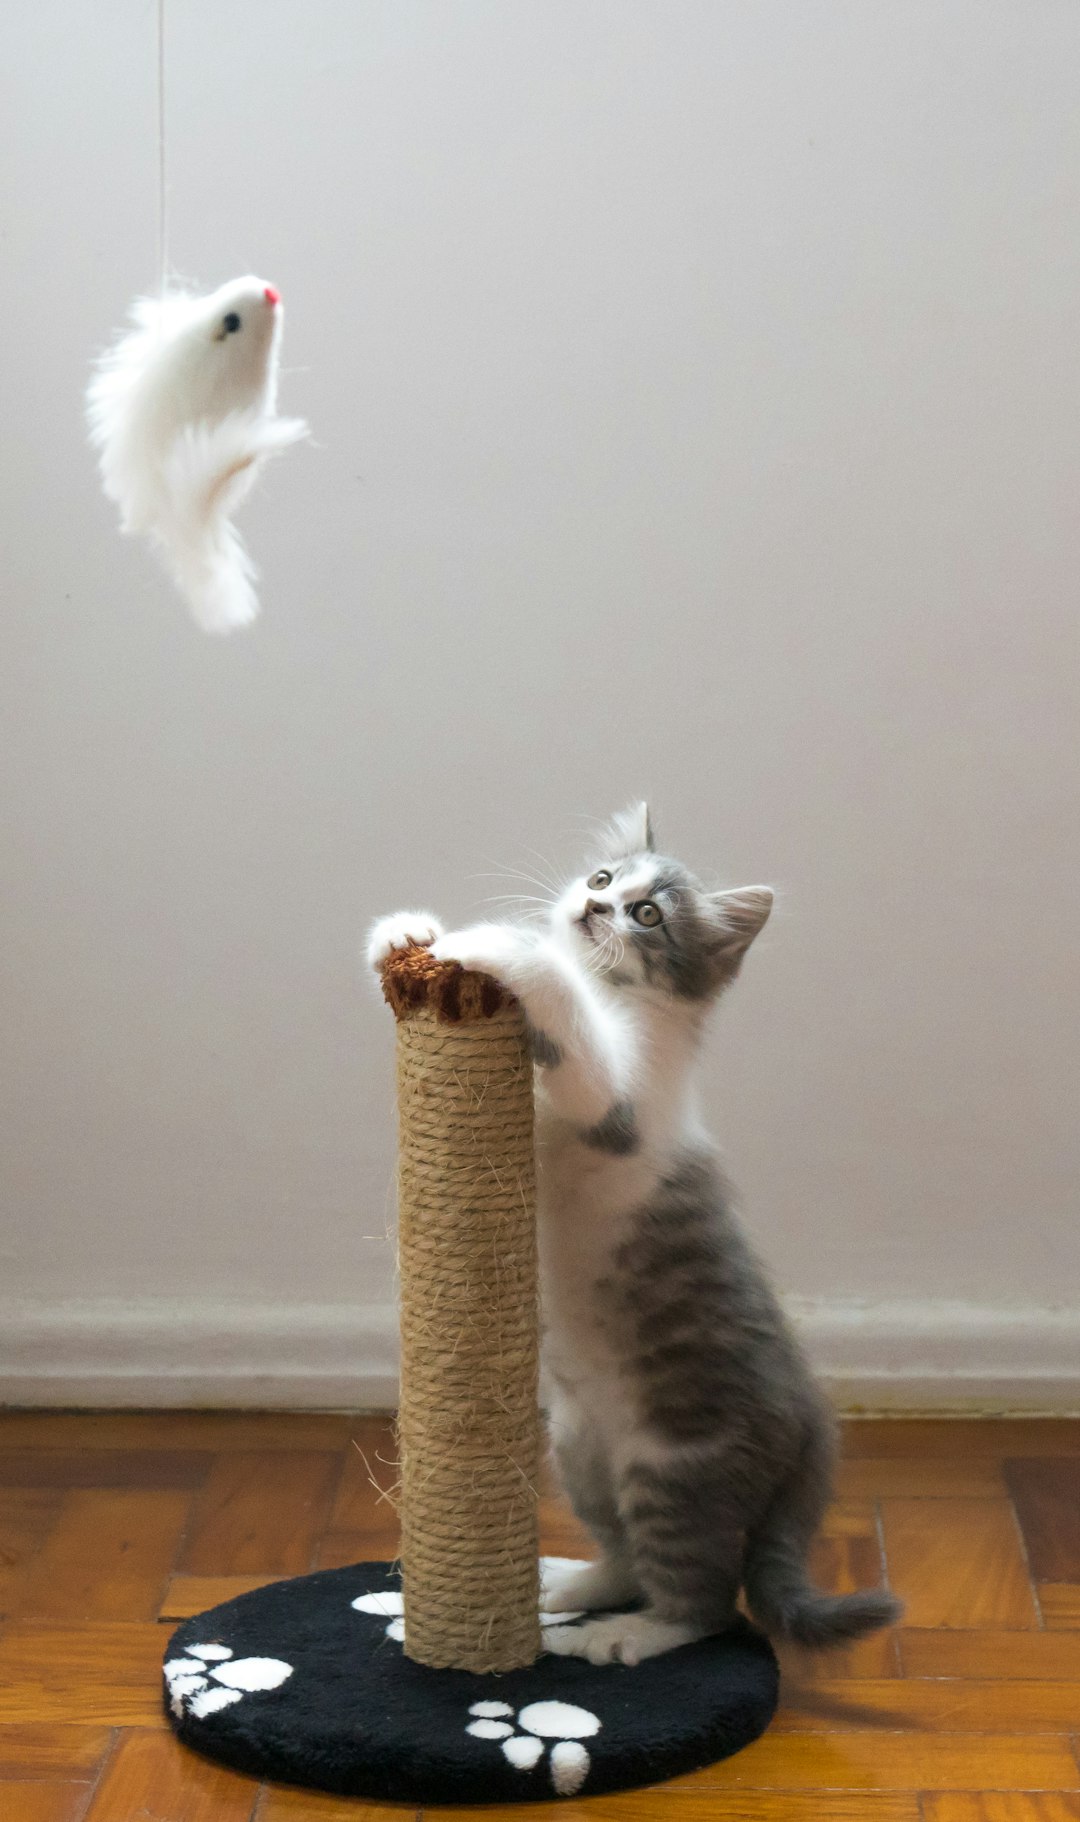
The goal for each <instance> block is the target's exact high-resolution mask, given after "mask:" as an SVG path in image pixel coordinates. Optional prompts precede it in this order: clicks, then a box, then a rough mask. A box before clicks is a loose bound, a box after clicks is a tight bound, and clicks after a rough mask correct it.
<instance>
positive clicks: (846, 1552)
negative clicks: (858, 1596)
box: [810, 1521, 885, 1594]
mask: <svg viewBox="0 0 1080 1822" xmlns="http://www.w3.org/2000/svg"><path fill="white" fill-rule="evenodd" d="M810 1575H811V1579H812V1580H813V1581H814V1582H816V1584H817V1586H818V1587H819V1588H823V1589H824V1590H825V1592H826V1593H827V1594H852V1593H853V1592H854V1591H855V1589H856V1588H876V1587H878V1585H879V1584H880V1583H881V1582H882V1581H883V1580H884V1577H885V1565H884V1563H883V1562H882V1558H881V1545H880V1543H879V1541H878V1534H877V1527H876V1525H874V1524H873V1522H872V1521H871V1525H870V1528H869V1529H868V1530H865V1531H849V1532H847V1533H846V1534H845V1533H844V1532H835V1531H829V1530H823V1531H822V1532H821V1534H820V1535H819V1536H818V1537H816V1538H815V1539H814V1543H813V1546H812V1548H811V1551H810Z"/></svg>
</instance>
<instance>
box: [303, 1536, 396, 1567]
mask: <svg viewBox="0 0 1080 1822" xmlns="http://www.w3.org/2000/svg"><path fill="white" fill-rule="evenodd" d="M400 1548H401V1534H400V1532H399V1531H396V1530H394V1531H387V1532H385V1533H379V1532H370V1531H328V1532H327V1533H326V1535H325V1537H322V1538H320V1540H319V1543H318V1544H317V1546H316V1549H315V1562H314V1567H315V1568H316V1569H346V1568H348V1566H349V1565H350V1563H364V1562H373V1563H392V1562H394V1561H396V1559H397V1556H398V1552H399V1550H400Z"/></svg>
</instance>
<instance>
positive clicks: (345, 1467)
mask: <svg viewBox="0 0 1080 1822" xmlns="http://www.w3.org/2000/svg"><path fill="white" fill-rule="evenodd" d="M399 1478H400V1476H399V1469H398V1460H397V1443H396V1441H395V1438H394V1426H393V1424H392V1422H391V1421H390V1419H389V1418H386V1419H383V1420H381V1421H377V1420H375V1419H369V1420H368V1422H367V1423H366V1424H364V1425H363V1426H362V1427H361V1426H359V1425H358V1426H357V1427H356V1431H355V1433H354V1435H353V1436H352V1437H350V1439H349V1443H348V1446H347V1447H346V1449H345V1452H344V1458H343V1460H342V1466H341V1478H340V1480H339V1481H338V1486H337V1492H336V1494H335V1496H334V1504H333V1508H332V1510H331V1513H330V1525H329V1529H330V1530H331V1531H367V1530H369V1529H370V1530H376V1531H387V1530H396V1529H398V1528H399V1527H400V1520H399V1519H398V1516H397V1513H396V1511H395V1509H394V1505H393V1501H392V1499H391V1498H390V1497H389V1495H390V1494H391V1492H392V1490H393V1489H394V1488H395V1487H396V1486H397V1484H398V1480H399Z"/></svg>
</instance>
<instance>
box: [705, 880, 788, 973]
mask: <svg viewBox="0 0 1080 1822" xmlns="http://www.w3.org/2000/svg"><path fill="white" fill-rule="evenodd" d="M709 902H710V904H711V905H712V908H713V913H714V915H715V918H716V923H717V931H718V941H717V945H716V946H717V949H718V950H719V951H720V953H721V954H722V955H725V956H729V957H730V958H731V960H732V961H733V962H739V961H741V960H742V957H743V956H744V955H745V954H746V951H747V950H748V949H749V947H750V944H751V943H752V942H753V940H754V938H755V936H757V934H758V932H759V930H763V929H764V927H765V925H766V923H767V922H768V918H769V912H770V911H771V910H772V908H773V891H772V887H771V886H740V887H739V888H738V889H737V890H736V891H734V892H714V893H713V894H712V897H711V899H710V901H709Z"/></svg>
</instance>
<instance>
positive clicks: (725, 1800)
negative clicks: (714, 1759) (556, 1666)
mask: <svg viewBox="0 0 1080 1822" xmlns="http://www.w3.org/2000/svg"><path fill="white" fill-rule="evenodd" d="M295 1794H296V1795H297V1796H298V1797H299V1796H300V1795H301V1793H300V1792H297V1793H295ZM376 1813H377V1814H378V1815H379V1816H380V1817H385V1818H386V1822H389V1819H390V1817H391V1815H396V1816H397V1817H398V1819H399V1822H405V1817H406V1816H407V1814H408V1812H407V1811H406V1812H403V1811H401V1810H400V1809H398V1810H395V1811H391V1810H382V1811H378V1812H376ZM307 1814H308V1812H307V1811H306V1810H304V1809H303V1808H302V1807H299V1806H298V1807H296V1808H295V1809H291V1810H285V1811H282V1812H281V1814H280V1816H279V1814H278V1812H277V1811H275V1812H273V1814H272V1815H271V1814H267V1815H266V1816H264V1813H263V1811H262V1810H260V1811H259V1816H258V1822H286V1817H287V1818H288V1822H293V1819H294V1818H295V1822H307ZM352 1816H353V1812H352V1811H347V1810H346V1809H345V1808H342V1809H340V1810H337V1811H335V1810H331V1811H329V1812H327V1814H326V1815H325V1817H324V1816H323V1812H322V1811H321V1810H312V1811H311V1818H312V1822H315V1818H316V1817H319V1818H320V1822H352ZM523 1816H527V1817H529V1818H530V1819H532V1818H535V1822H919V1800H918V1798H917V1797H916V1796H913V1795H897V1794H892V1793H883V1794H880V1795H879V1794H877V1793H869V1794H867V1793H864V1792H862V1791H860V1792H859V1793H858V1795H854V1794H852V1793H851V1792H850V1791H841V1790H822V1791H815V1792H814V1794H813V1795H812V1796H808V1795H805V1794H801V1793H799V1792H797V1791H783V1792H778V1791H764V1790H747V1791H722V1790H709V1791H703V1792H697V1791H693V1790H689V1789H687V1788H686V1787H685V1785H683V1784H653V1785H649V1786H647V1787H646V1788H645V1789H644V1790H628V1791H625V1792H623V1793H622V1794H620V1795H618V1796H612V1797H582V1798H581V1799H580V1800H579V1801H577V1802H575V1801H574V1800H573V1799H570V1800H569V1801H566V1800H564V1801H562V1802H557V1803H529V1804H525V1805H522V1804H520V1803H517V1804H510V1803H506V1804H494V1805H492V1804H485V1805H483V1806H482V1807H481V1808H479V1809H461V1808H454V1809H433V1808H431V1806H430V1805H429V1806H428V1807H427V1808H426V1809H425V1810H424V1812H423V1822H522V1817H523ZM362 1817H363V1812H361V1822H362ZM1048 1822H1057V1819H1056V1818H1048Z"/></svg>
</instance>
